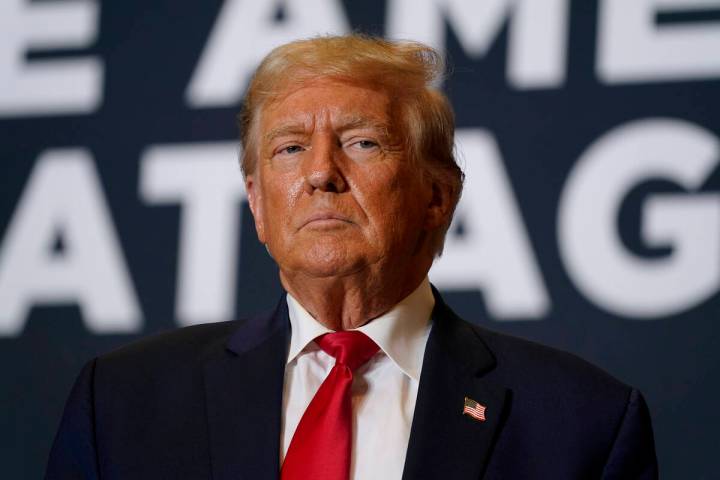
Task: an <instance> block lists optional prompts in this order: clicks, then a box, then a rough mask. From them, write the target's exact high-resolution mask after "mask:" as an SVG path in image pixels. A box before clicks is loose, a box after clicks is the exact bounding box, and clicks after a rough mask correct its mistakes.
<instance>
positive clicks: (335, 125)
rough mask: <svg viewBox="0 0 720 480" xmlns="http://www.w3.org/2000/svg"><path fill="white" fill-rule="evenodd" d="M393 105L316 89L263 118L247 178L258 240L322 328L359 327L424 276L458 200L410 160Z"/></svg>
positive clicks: (378, 97)
mask: <svg viewBox="0 0 720 480" xmlns="http://www.w3.org/2000/svg"><path fill="white" fill-rule="evenodd" d="M393 99H395V96H391V95H389V94H388V93H387V92H385V91H383V90H381V89H373V88H372V87H370V86H361V85H356V84H349V83H343V82H340V81H336V80H328V79H324V80H316V81H314V82H312V83H309V84H305V85H303V86H300V87H299V88H295V89H291V90H288V91H287V92H286V93H285V94H284V95H281V96H280V97H279V98H278V99H276V100H275V101H274V102H272V103H270V104H268V105H266V106H265V108H264V109H263V111H262V112H261V115H260V118H259V123H258V128H257V134H258V137H257V139H256V140H257V142H256V145H257V146H258V152H257V165H256V167H255V169H254V171H253V172H252V173H251V174H249V175H248V176H247V178H246V189H247V192H248V200H249V202H250V208H251V210H252V212H253V216H254V218H255V227H256V230H257V234H258V238H259V239H260V241H261V242H263V243H265V244H266V245H267V247H268V250H269V251H270V254H271V255H272V256H273V258H274V259H275V261H276V262H277V264H278V266H279V267H280V280H281V282H282V284H283V286H284V287H285V289H286V290H287V291H288V292H290V293H291V294H292V295H293V296H294V297H295V298H297V299H298V301H299V302H300V303H301V304H302V305H303V306H304V307H305V308H306V309H307V310H308V312H309V313H310V314H311V315H313V317H314V318H315V319H316V320H318V321H319V322H320V323H322V324H324V325H326V326H327V327H329V328H331V329H333V330H344V329H351V328H357V327H359V326H361V325H363V324H365V323H367V322H368V321H370V320H372V319H373V318H375V317H377V316H379V315H382V314H383V313H385V312H386V311H388V310H389V309H390V308H392V307H393V306H394V305H395V304H396V303H398V302H399V301H400V300H402V299H403V298H404V297H405V296H407V295H408V294H409V293H411V292H412V291H413V290H414V289H415V288H417V286H418V285H419V284H420V282H421V281H422V280H423V278H425V276H426V275H427V272H428V270H429V269H430V266H431V265H432V261H433V257H434V251H433V246H432V242H431V237H432V236H431V233H432V232H433V231H434V230H436V229H437V228H441V227H442V225H444V223H445V221H446V219H447V217H448V215H450V212H451V207H450V205H449V203H450V201H449V194H448V193H447V192H445V191H443V189H442V187H440V186H439V185H438V184H435V183H434V182H433V181H432V180H431V179H430V178H429V176H428V175H426V174H424V171H423V170H422V169H421V168H418V166H417V165H413V163H412V162H411V161H410V160H409V158H408V156H407V154H406V153H405V151H404V148H403V144H402V141H401V140H400V139H401V138H403V137H402V134H401V132H399V131H398V128H397V125H398V124H399V122H398V121H397V119H395V118H393V115H392V112H393V111H397V108H395V109H394V108H393Z"/></svg>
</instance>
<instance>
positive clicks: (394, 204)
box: [47, 36, 657, 480]
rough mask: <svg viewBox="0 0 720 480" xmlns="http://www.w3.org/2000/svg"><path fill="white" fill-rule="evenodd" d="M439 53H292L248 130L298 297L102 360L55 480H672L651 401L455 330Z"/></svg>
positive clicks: (362, 46)
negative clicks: (658, 445)
mask: <svg viewBox="0 0 720 480" xmlns="http://www.w3.org/2000/svg"><path fill="white" fill-rule="evenodd" d="M442 73H443V66H442V62H441V61H440V59H439V56H438V55H437V54H436V53H435V52H434V51H433V50H431V49H429V48H428V47H425V46H423V45H420V44H415V43H391V42H387V41H383V40H380V39H376V38H367V37H362V36H347V37H325V38H317V39H313V40H306V41H299V42H294V43H291V44H288V45H284V46H282V47H279V48H278V49H276V50H275V51H273V52H272V53H271V54H270V55H269V56H268V57H267V58H266V59H265V60H264V61H263V63H262V64H261V65H260V67H259V68H258V71H257V72H256V75H255V77H254V78H253V81H252V83H251V85H250V88H249V91H248V93H247V97H246V100H245V105H244V110H243V114H242V116H241V119H240V123H241V132H242V141H243V144H244V147H245V150H244V151H245V153H244V157H243V159H242V169H243V173H244V175H245V182H246V189H247V192H248V200H249V202H250V207H251V209H252V212H253V216H254V218H255V226H256V229H257V233H258V237H259V238H260V240H261V241H262V242H263V243H264V244H265V245H266V247H267V249H268V252H269V253H270V255H271V256H272V257H273V258H274V259H275V261H276V262H277V264H278V266H279V268H280V279H281V282H282V285H283V287H284V288H285V290H286V291H287V295H286V296H284V297H283V298H282V300H281V301H280V304H279V305H278V306H277V307H276V309H275V310H274V311H273V312H271V313H269V314H267V315H264V316H260V317H258V318H252V319H248V320H246V321H239V322H229V323H224V324H212V325H202V326H196V327H190V328H186V329H182V330H179V331H176V332H173V333H169V334H165V335H162V336H159V337H155V338H151V339H148V340H145V341H142V342H139V343H136V344H134V345H131V346H129V347H126V348H123V349H121V350H118V351H116V352H113V353H110V354H108V355H104V356H101V357H99V358H97V359H95V360H93V361H92V362H90V363H89V364H88V365H87V366H86V367H85V369H84V370H83V372H82V373H81V374H80V377H79V379H78V381H77V383H76V385H75V387H74V389H73V392H72V394H71V396H70V399H69V401H68V405H67V407H66V411H65V415H64V418H63V421H62V424H61V426H60V431H59V432H58V435H57V438H56V440H55V445H54V446H53V451H52V453H51V456H50V461H49V465H48V472H47V478H50V479H55V478H109V479H114V478H131V479H142V478H148V479H150V478H153V479H155V478H213V479H216V480H217V479H231V478H232V479H238V478H247V479H265V478H278V477H281V478H282V479H283V480H291V479H298V478H308V479H316V478H319V479H347V478H353V479H375V478H381V479H396V478H404V479H423V478H427V479H431V478H443V479H445V478H447V479H477V478H513V479H515V478H553V479H559V478H580V479H586V478H655V477H656V476H657V467H656V460H655V453H654V445H653V437H652V430H651V427H650V419H649V415H648V411H647V407H646V405H645V402H644V401H643V399H642V396H641V395H640V393H638V392H637V390H634V389H632V388H630V387H627V386H625V385H623V384H621V383H619V382H618V381H616V380H614V379H613V378H611V377H610V376H608V375H607V374H605V373H603V372H602V371H600V370H598V369H596V368H594V367H592V366H591V365H589V364H587V363H585V362H583V361H582V360H580V359H578V358H576V357H573V356H571V355H569V354H566V353H562V352H558V351H554V350H551V349H548V348H545V347H542V346H539V345H536V344H533V343H530V342H525V341H522V340H519V339H514V338H511V337H507V336H504V335H500V334H497V333H493V332H490V331H487V330H484V329H481V328H479V327H476V326H473V325H471V324H470V323H467V322H465V321H463V320H461V319H459V318H458V317H457V316H455V315H454V314H453V312H452V311H450V309H449V308H448V307H447V306H446V305H445V304H444V303H443V301H442V298H441V297H440V296H439V294H438V293H437V292H436V291H434V290H432V289H431V287H430V284H429V283H428V281H427V273H428V271H429V269H430V266H431V264H432V262H433V259H434V258H435V256H436V255H438V254H439V253H440V251H441V249H442V243H443V239H444V235H445V232H446V230H447V228H448V226H449V224H450V221H451V218H452V213H453V210H454V208H455V205H456V203H457V201H458V198H459V196H460V191H461V186H462V173H461V171H460V170H459V168H458V167H457V165H456V163H455V161H454V157H453V153H452V149H453V130H454V126H453V119H452V112H451V110H450V107H449V105H448V102H447V101H446V99H445V97H444V96H443V95H442V94H441V93H439V92H438V91H437V90H436V89H434V88H433V87H432V86H431V85H432V83H433V81H434V80H436V79H437V77H438V75H441V74H442Z"/></svg>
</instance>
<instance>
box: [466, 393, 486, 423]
mask: <svg viewBox="0 0 720 480" xmlns="http://www.w3.org/2000/svg"><path fill="white" fill-rule="evenodd" d="M462 413H463V415H469V416H470V417H472V418H474V419H475V420H477V421H478V422H484V421H485V405H483V404H481V403H478V402H476V401H475V400H473V399H472V398H469V397H465V404H464V406H463V412H462Z"/></svg>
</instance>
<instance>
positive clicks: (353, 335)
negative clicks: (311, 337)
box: [315, 330, 380, 370]
mask: <svg viewBox="0 0 720 480" xmlns="http://www.w3.org/2000/svg"><path fill="white" fill-rule="evenodd" d="M315 342H316V343H317V344H318V345H319V346H320V348H322V349H323V350H324V351H325V353H327V354H328V355H330V356H332V357H335V361H336V362H337V363H340V364H342V365H346V366H347V367H349V368H350V370H355V369H357V368H358V367H360V366H361V365H363V364H364V363H365V362H367V361H368V360H370V358H371V357H372V356H373V355H375V353H376V352H377V351H378V350H379V348H380V347H378V346H377V344H376V343H375V342H373V341H372V340H371V339H370V337H368V336H367V335H365V334H364V333H362V332H359V331H357V330H353V331H342V332H334V333H326V334H325V335H322V336H320V337H318V338H316V339H315Z"/></svg>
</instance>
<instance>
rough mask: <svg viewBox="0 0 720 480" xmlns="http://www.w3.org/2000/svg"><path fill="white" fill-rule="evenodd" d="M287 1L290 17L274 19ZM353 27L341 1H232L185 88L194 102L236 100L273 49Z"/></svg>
mask: <svg viewBox="0 0 720 480" xmlns="http://www.w3.org/2000/svg"><path fill="white" fill-rule="evenodd" d="M280 6H282V8H283V11H284V14H285V15H284V17H285V19H284V20H283V21H282V22H276V21H275V20H274V16H275V13H276V11H277V9H278V7H280ZM348 30H349V26H348V23H347V20H346V18H345V14H344V11H343V9H342V6H341V4H340V2H339V1H338V0H284V1H282V2H276V1H275V2H270V1H255V0H227V1H226V2H225V3H224V5H223V7H222V10H221V11H220V14H219V16H218V19H217V22H216V24H215V26H214V27H213V30H212V33H211V34H210V39H209V40H208V42H207V45H206V46H205V50H204V51H203V53H202V56H201V57H200V61H199V62H198V65H197V67H196V68H195V72H194V73H193V76H192V79H191V80H190V85H189V86H188V89H187V92H186V98H187V102H188V103H189V104H190V105H191V106H193V107H215V106H227V105H235V104H237V102H238V100H239V99H240V97H241V96H242V94H243V92H244V91H245V87H246V85H247V83H248V81H249V80H250V75H251V74H252V73H253V71H254V70H255V68H256V67H257V65H258V63H260V60H261V59H262V58H263V57H264V56H265V55H266V54H267V53H269V52H270V50H272V49H273V48H275V47H277V46H279V45H281V44H283V43H287V42H289V41H291V40H295V39H298V38H305V37H311V36H313V35H319V34H325V33H337V34H342V33H345V32H347V31H348Z"/></svg>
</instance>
